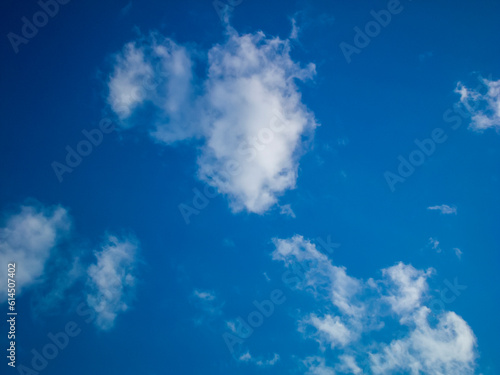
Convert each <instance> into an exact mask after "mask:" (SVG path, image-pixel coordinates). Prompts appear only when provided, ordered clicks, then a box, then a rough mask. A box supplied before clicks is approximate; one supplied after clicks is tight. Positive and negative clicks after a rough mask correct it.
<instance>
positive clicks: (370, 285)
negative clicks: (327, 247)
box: [273, 235, 477, 375]
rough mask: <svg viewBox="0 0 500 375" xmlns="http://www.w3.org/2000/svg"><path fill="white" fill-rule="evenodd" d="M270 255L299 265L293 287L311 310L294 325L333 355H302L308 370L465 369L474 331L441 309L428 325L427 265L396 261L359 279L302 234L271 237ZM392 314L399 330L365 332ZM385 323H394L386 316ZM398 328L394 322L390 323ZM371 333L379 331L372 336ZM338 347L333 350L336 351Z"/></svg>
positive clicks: (471, 363)
mask: <svg viewBox="0 0 500 375" xmlns="http://www.w3.org/2000/svg"><path fill="white" fill-rule="evenodd" d="M274 243H275V246H276V249H275V251H274V252H273V258H274V259H275V260H279V261H282V262H284V264H285V266H286V267H287V268H291V269H293V267H294V264H297V263H299V264H301V265H302V267H303V268H304V269H305V270H306V271H305V274H304V279H303V282H302V286H307V288H303V287H302V286H301V285H298V289H299V290H305V291H308V292H309V293H312V294H313V295H314V296H315V298H316V302H317V306H316V307H315V308H314V309H315V310H316V311H314V312H311V313H307V312H303V314H305V316H304V317H302V318H299V321H298V327H299V330H300V331H302V332H305V329H304V328H307V326H309V327H310V330H309V331H311V329H312V332H305V333H306V335H305V337H306V338H313V339H315V340H316V341H318V343H319V345H320V347H321V349H322V351H326V350H328V349H329V348H331V349H335V350H336V352H335V353H336V355H335V358H338V360H336V361H335V360H332V361H331V363H327V360H330V357H329V356H327V355H326V354H325V356H324V357H323V356H315V357H308V358H306V360H305V361H304V362H303V363H304V365H305V366H306V368H307V370H308V372H307V373H308V374H332V375H333V374H335V373H336V371H340V372H342V373H352V374H360V373H363V371H364V370H361V368H360V367H359V366H358V363H364V364H365V367H366V371H368V373H373V374H393V373H415V374H417V373H425V374H430V375H440V374H458V375H465V374H467V375H472V374H473V373H474V367H475V360H476V357H477V351H476V344H477V343H476V338H475V336H474V333H473V332H472V330H471V328H470V327H469V326H468V325H467V323H466V322H465V321H464V320H463V319H462V318H461V317H460V316H458V315H457V314H455V313H454V312H448V311H443V312H441V313H439V314H438V315H437V316H435V317H434V319H435V321H436V322H437V324H435V325H434V324H430V323H429V318H430V315H431V310H430V309H429V308H428V307H427V306H426V305H425V303H426V302H427V301H428V300H429V287H428V283H427V280H428V279H429V278H430V277H431V276H432V275H433V273H434V272H433V270H432V269H428V270H425V271H424V270H418V269H416V268H414V267H413V266H411V265H408V264H404V263H398V264H396V265H394V266H391V267H388V268H385V269H382V270H381V274H382V279H380V280H374V279H368V280H367V281H363V280H360V279H356V278H353V277H351V276H349V275H348V274H347V272H346V270H345V268H341V267H337V266H334V265H333V264H332V263H331V260H329V259H328V258H326V257H325V256H324V255H322V254H321V253H319V252H318V251H317V249H316V247H315V245H314V244H312V243H311V242H310V241H308V240H305V239H304V238H303V237H302V236H297V235H296V236H294V237H292V238H290V239H275V240H274ZM393 318H396V319H397V322H398V323H399V325H400V329H399V330H398V331H397V334H395V333H394V332H391V336H392V335H396V336H398V338H397V339H393V340H392V341H390V342H385V341H374V340H373V339H370V336H369V333H370V332H373V331H374V330H377V331H379V330H383V329H384V326H385V324H386V322H388V323H389V322H390V320H391V319H393ZM390 327H391V330H394V328H393V327H395V326H394V323H393V322H390ZM396 330H397V328H396ZM375 337H381V336H380V335H376V336H375ZM339 353H340V355H338V354H339Z"/></svg>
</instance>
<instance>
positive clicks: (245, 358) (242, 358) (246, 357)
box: [238, 351, 280, 367]
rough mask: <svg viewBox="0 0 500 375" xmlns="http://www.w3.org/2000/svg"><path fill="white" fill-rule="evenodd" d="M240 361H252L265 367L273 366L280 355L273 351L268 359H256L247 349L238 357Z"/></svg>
mask: <svg viewBox="0 0 500 375" xmlns="http://www.w3.org/2000/svg"><path fill="white" fill-rule="evenodd" d="M238 359H239V360H240V361H242V362H247V363H254V364H255V365H257V366H259V367H267V366H274V365H275V364H276V362H278V361H279V359H280V356H279V355H278V354H276V353H274V355H273V358H271V359H268V360H262V359H257V358H254V357H252V355H251V354H250V352H249V351H247V352H246V353H245V354H243V355H241V356H240V357H239V358H238Z"/></svg>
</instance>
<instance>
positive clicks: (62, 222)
mask: <svg viewBox="0 0 500 375" xmlns="http://www.w3.org/2000/svg"><path fill="white" fill-rule="evenodd" d="M70 228H71V220H70V218H69V216H68V213H67V211H66V210H65V209H64V208H62V207H60V206H55V207H43V206H22V207H21V209H20V212H19V213H17V214H14V215H12V216H10V217H9V218H8V219H7V221H6V224H5V226H4V227H2V228H0V264H1V265H2V268H1V269H0V277H1V278H2V280H7V264H8V263H11V262H14V263H16V275H15V280H16V293H17V295H19V294H21V293H22V292H23V291H24V290H25V289H28V288H29V287H30V286H32V285H34V284H36V283H37V282H39V281H40V279H41V278H42V276H43V273H44V268H45V264H46V262H47V260H48V259H49V257H50V255H51V252H52V250H53V249H54V248H55V247H57V246H58V245H59V243H60V241H61V239H62V238H63V237H64V236H66V235H67V234H68V233H69V231H70ZM6 299H7V289H6V288H2V290H0V302H3V301H5V300H6Z"/></svg>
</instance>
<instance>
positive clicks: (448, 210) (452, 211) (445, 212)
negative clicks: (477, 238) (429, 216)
mask: <svg viewBox="0 0 500 375" xmlns="http://www.w3.org/2000/svg"><path fill="white" fill-rule="evenodd" d="M427 209H428V210H437V211H440V212H441V213H442V214H443V215H451V214H455V215H456V214H457V208H456V207H455V206H452V207H450V206H448V205H447V204H442V205H440V206H431V207H427Z"/></svg>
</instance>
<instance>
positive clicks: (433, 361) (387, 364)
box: [370, 307, 476, 375]
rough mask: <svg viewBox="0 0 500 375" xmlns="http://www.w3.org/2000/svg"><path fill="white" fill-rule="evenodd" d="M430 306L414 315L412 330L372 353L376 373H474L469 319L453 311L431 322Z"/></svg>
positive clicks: (471, 333) (459, 374)
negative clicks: (466, 319) (403, 336)
mask: <svg viewBox="0 0 500 375" xmlns="http://www.w3.org/2000/svg"><path fill="white" fill-rule="evenodd" d="M429 313H430V310H429V309H428V308H427V307H421V308H420V309H419V311H418V312H417V313H416V314H415V315H414V317H413V320H412V324H413V325H414V328H413V330H412V331H411V332H410V334H409V335H408V336H407V337H405V338H403V339H398V340H393V341H392V342H391V343H390V344H389V345H382V349H381V350H380V352H379V353H376V354H370V360H371V369H372V371H373V373H374V374H391V373H401V372H402V371H404V372H405V373H406V372H410V373H411V374H414V375H418V374H421V373H424V374H429V375H442V374H454V375H455V374H456V375H465V374H473V373H474V366H473V365H474V361H475V358H476V354H475V350H474V348H475V346H476V338H475V336H474V333H473V332H472V330H471V329H470V327H469V326H468V325H467V323H466V322H465V321H464V320H463V319H462V318H461V317H459V316H458V315H456V314H455V313H453V312H446V313H444V314H442V315H441V316H440V317H439V321H438V323H437V325H436V326H435V327H431V326H430V325H429V322H428V315H429Z"/></svg>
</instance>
